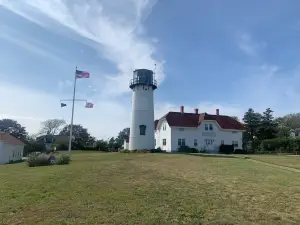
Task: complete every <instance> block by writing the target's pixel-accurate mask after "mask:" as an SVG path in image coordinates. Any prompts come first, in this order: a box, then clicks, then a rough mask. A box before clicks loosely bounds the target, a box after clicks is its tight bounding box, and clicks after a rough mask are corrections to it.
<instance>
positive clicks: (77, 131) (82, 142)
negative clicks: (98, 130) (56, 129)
mask: <svg viewBox="0 0 300 225" xmlns="http://www.w3.org/2000/svg"><path fill="white" fill-rule="evenodd" d="M70 127H71V126H70V125H66V126H64V128H63V129H62V130H61V131H60V133H59V134H60V135H65V136H70ZM72 136H73V137H74V139H73V140H72V145H73V146H72V148H75V149H83V148H85V147H86V146H88V144H89V140H90V137H91V135H90V134H89V133H88V131H87V129H86V128H83V127H82V126H81V125H79V124H78V125H76V124H74V125H73V132H72Z"/></svg>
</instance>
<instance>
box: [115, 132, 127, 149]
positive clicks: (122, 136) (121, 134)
mask: <svg viewBox="0 0 300 225" xmlns="http://www.w3.org/2000/svg"><path fill="white" fill-rule="evenodd" d="M129 134H130V128H129V127H126V128H124V129H123V130H121V131H120V132H119V134H118V136H117V138H116V139H115V147H117V148H121V147H122V146H123V144H124V140H125V138H128V137H129Z"/></svg>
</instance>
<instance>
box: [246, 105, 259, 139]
mask: <svg viewBox="0 0 300 225" xmlns="http://www.w3.org/2000/svg"><path fill="white" fill-rule="evenodd" d="M261 118H262V115H261V114H260V113H257V112H254V110H253V109H252V108H250V109H248V111H247V112H246V113H245V115H244V117H243V121H244V123H245V125H246V129H247V130H246V132H245V135H244V138H245V141H254V139H255V138H256V137H257V136H258V131H259V128H260V122H261Z"/></svg>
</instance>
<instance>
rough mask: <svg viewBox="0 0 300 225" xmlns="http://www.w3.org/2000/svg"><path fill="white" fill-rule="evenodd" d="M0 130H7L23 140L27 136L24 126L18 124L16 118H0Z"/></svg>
mask: <svg viewBox="0 0 300 225" xmlns="http://www.w3.org/2000/svg"><path fill="white" fill-rule="evenodd" d="M0 131H3V132H7V133H9V134H11V135H12V136H14V137H16V138H18V139H21V140H23V141H25V140H26V139H27V136H28V133H27V131H26V128H25V127H23V126H22V125H21V124H19V123H18V122H17V121H16V120H11V119H3V120H0Z"/></svg>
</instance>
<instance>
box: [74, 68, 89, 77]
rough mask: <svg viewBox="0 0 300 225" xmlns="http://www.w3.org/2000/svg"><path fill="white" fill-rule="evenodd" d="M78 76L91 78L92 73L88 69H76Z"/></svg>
mask: <svg viewBox="0 0 300 225" xmlns="http://www.w3.org/2000/svg"><path fill="white" fill-rule="evenodd" d="M76 78H90V73H89V72H86V71H80V70H76Z"/></svg>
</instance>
